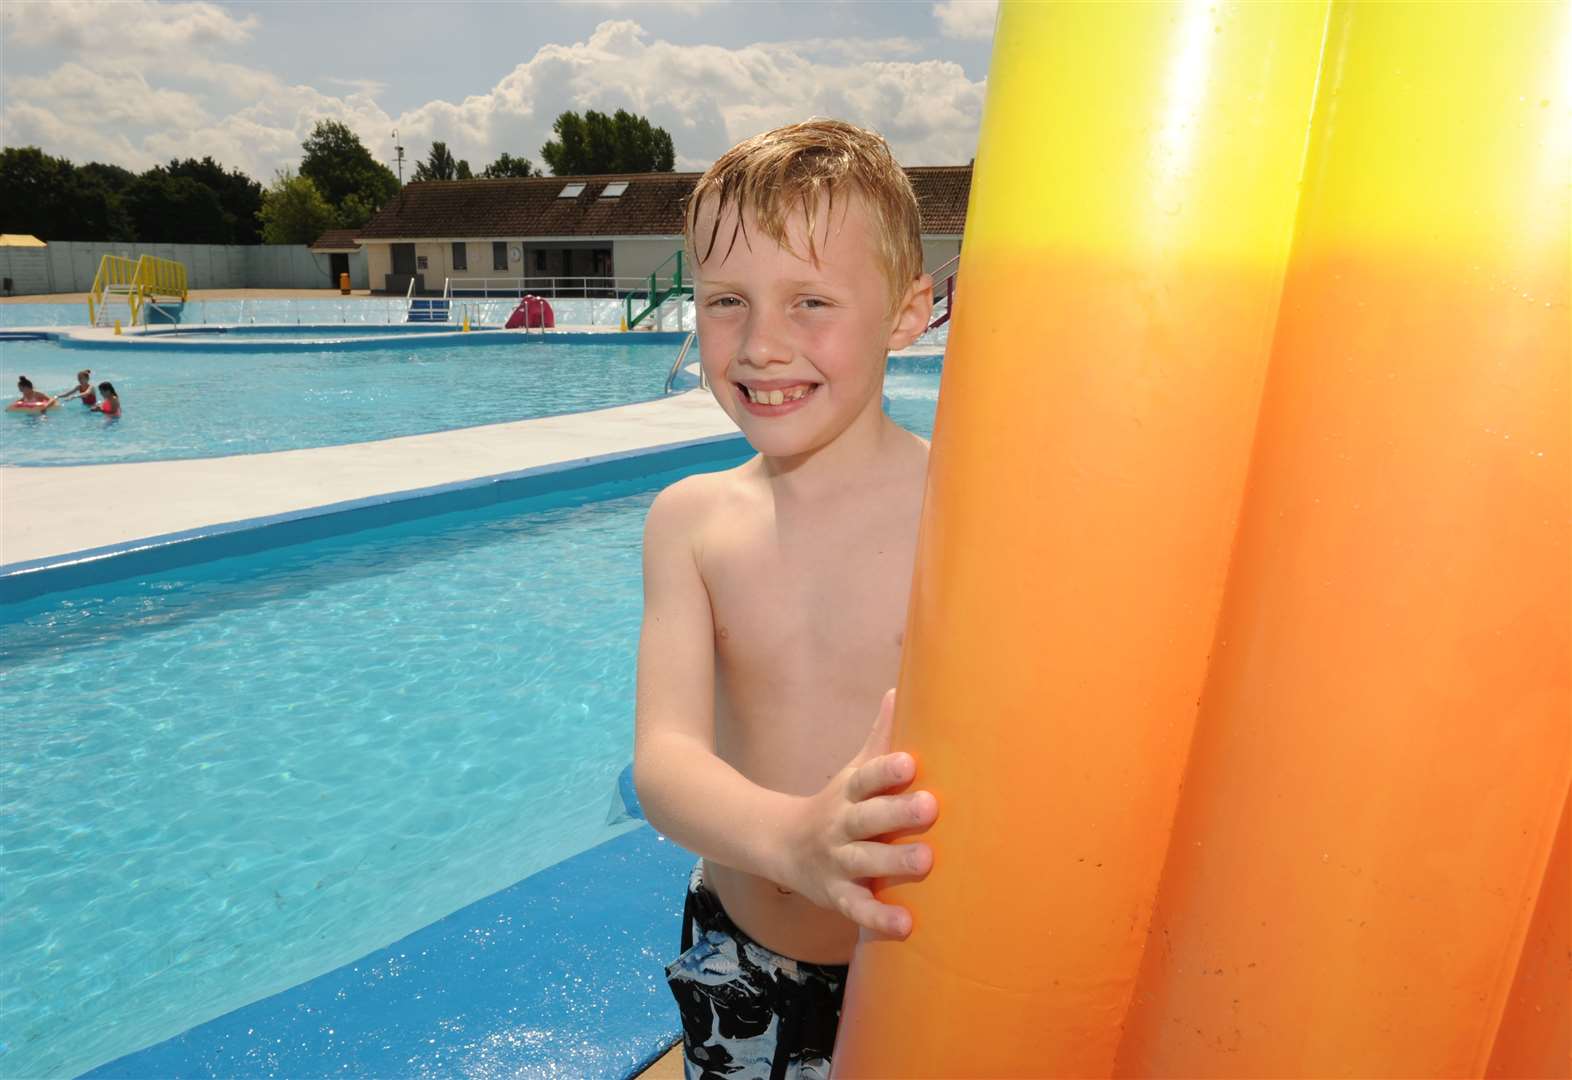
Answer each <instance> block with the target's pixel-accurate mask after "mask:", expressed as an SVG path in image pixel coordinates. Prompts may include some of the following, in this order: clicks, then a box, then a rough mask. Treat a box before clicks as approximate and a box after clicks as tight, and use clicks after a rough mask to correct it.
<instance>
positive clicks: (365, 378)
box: [0, 334, 676, 465]
mask: <svg viewBox="0 0 1572 1080" xmlns="http://www.w3.org/2000/svg"><path fill="white" fill-rule="evenodd" d="M266 345H267V343H266V342H252V343H251V346H250V347H249V348H243V349H241V350H237V351H227V352H220V351H218V350H217V349H209V348H204V347H203V345H202V343H200V342H194V341H192V340H191V339H190V338H185V337H184V335H182V340H181V341H179V342H178V343H175V342H171V343H169V345H168V347H160V348H154V349H148V350H145V351H144V350H143V349H142V348H140V347H130V346H127V347H117V348H112V349H71V348H65V347H62V346H60V345H57V344H54V343H52V342H47V341H0V386H3V387H4V388H5V390H6V391H7V392H9V391H10V388H11V387H13V386H14V385H15V383H16V378H17V376H18V375H27V376H28V377H29V378H31V379H32V380H33V382H34V384H35V385H36V386H37V387H38V388H39V389H40V390H44V391H46V392H48V393H60V392H63V391H64V390H66V389H68V388H69V387H71V386H74V385H75V384H76V372H77V371H78V370H80V369H81V368H84V367H86V368H91V369H92V372H93V381H94V382H99V381H103V380H107V381H109V382H112V383H114V385H115V389H116V390H117V391H118V392H119V394H120V398H121V402H122V404H123V407H124V415H123V416H122V417H121V418H119V419H117V420H105V419H104V418H103V417H101V416H99V415H98V414H95V413H89V412H88V411H87V409H86V408H84V407H83V406H81V405H79V404H76V403H75V402H66V403H64V405H62V406H61V407H59V408H57V409H54V410H51V411H50V412H49V413H48V414H47V415H45V416H36V415H21V414H16V413H8V414H4V415H0V425H3V427H0V464H5V465H82V464H105V463H109V462H119V461H163V460H169V459H173V458H192V457H215V456H220V455H224V454H251V453H258V452H261V451H267V450H295V449H300V448H303V447H310V446H337V445H341V444H344V443H352V442H364V441H367V440H371V439H387V438H392V437H394V436H397V435H415V434H421V433H424V432H429V431H443V430H447V429H450V428H459V427H473V426H476V425H479V424H494V423H500V422H504V421H509V420H526V419H532V418H534V417H539V416H548V415H553V414H558V413H568V412H581V411H584V410H587V409H598V408H607V407H610V406H613V405H626V404H630V403H632V402H635V401H647V400H650V399H651V398H656V397H659V396H660V394H661V391H662V387H663V385H664V383H665V379H666V373H667V371H668V370H669V368H670V366H671V360H672V358H673V356H675V354H676V346H674V345H671V344H666V343H662V344H642V343H641V344H601V343H598V342H589V343H577V342H563V341H545V340H543V339H541V338H539V337H525V336H520V335H510V336H509V339H508V340H507V341H500V342H495V343H493V342H491V341H488V340H486V339H485V338H484V337H483V336H482V335H474V334H471V335H465V336H464V340H463V341H462V343H459V342H451V341H450V342H439V341H418V340H417V341H414V342H409V343H400V344H397V345H391V346H389V345H380V344H379V343H377V342H375V341H367V340H363V341H355V342H351V343H349V344H348V345H347V346H343V347H334V346H331V345H324V346H322V347H321V348H315V347H300V346H297V347H295V348H293V349H290V350H282V349H281V350H278V351H268V350H267V347H266Z"/></svg>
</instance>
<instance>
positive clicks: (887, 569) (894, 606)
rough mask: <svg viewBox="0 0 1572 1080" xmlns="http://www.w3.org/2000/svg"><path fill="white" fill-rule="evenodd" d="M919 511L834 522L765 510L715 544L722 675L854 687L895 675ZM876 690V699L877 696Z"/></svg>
mask: <svg viewBox="0 0 1572 1080" xmlns="http://www.w3.org/2000/svg"><path fill="white" fill-rule="evenodd" d="M916 533H917V522H916V518H915V516H914V515H913V516H908V515H901V516H900V518H899V519H898V520H882V521H881V520H879V519H877V518H876V517H874V516H871V515H870V517H869V518H868V519H864V520H860V521H840V522H835V523H830V522H825V521H814V520H799V521H790V522H784V521H780V520H778V519H775V518H773V517H769V516H761V517H760V518H759V519H758V520H753V521H747V522H741V523H738V524H737V527H735V528H733V529H730V530H728V531H727V534H726V535H725V536H724V537H722V538H719V539H718V541H717V542H713V543H710V544H707V545H706V549H705V558H704V576H705V583H706V585H707V586H708V587H709V591H710V603H711V606H712V609H713V616H714V621H715V637H716V640H715V651H716V658H717V660H718V661H719V663H720V666H721V669H722V673H723V675H730V676H731V677H733V678H735V677H745V678H747V679H749V680H750V682H751V683H752V684H753V685H755V686H758V685H760V684H769V685H771V686H773V687H774V688H775V689H776V690H796V691H797V692H799V693H802V692H809V693H811V694H812V696H818V693H820V692H827V693H831V694H838V693H841V692H851V693H854V694H856V695H857V696H859V697H860V696H861V693H860V690H861V689H862V686H861V684H862V683H864V682H868V683H869V684H870V685H872V684H874V683H877V684H878V686H879V690H878V692H879V693H882V692H883V688H884V687H885V686H887V685H890V684H891V680H892V679H893V675H894V673H895V671H896V670H897V668H898V666H899V661H900V649H901V635H902V633H903V631H904V629H905V623H906V601H907V594H908V592H909V590H910V588H911V578H912V560H913V556H914V552H915V548H916V540H917V536H916ZM876 700H877V699H875V701H876Z"/></svg>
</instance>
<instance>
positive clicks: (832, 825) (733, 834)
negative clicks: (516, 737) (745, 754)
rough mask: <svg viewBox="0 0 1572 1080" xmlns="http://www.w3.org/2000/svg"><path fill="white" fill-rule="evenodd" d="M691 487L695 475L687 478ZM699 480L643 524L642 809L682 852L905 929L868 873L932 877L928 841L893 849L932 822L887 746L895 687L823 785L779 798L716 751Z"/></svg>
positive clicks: (637, 758)
mask: <svg viewBox="0 0 1572 1080" xmlns="http://www.w3.org/2000/svg"><path fill="white" fill-rule="evenodd" d="M696 481H697V482H696ZM702 483H703V481H702V480H700V479H698V478H691V479H689V480H687V481H683V482H679V483H678V484H674V485H673V486H672V487H670V488H668V489H667V490H665V491H663V492H661V494H660V495H659V496H658V497H657V498H656V500H655V503H654V505H653V506H651V507H650V513H649V518H648V520H647V521H646V523H645V531H644V626H643V630H642V633H641V635H640V638H639V672H638V706H637V719H636V723H635V729H634V751H633V778H634V785H635V786H636V787H637V789H638V793H639V803H640V804H641V805H642V806H643V808H644V813H645V816H646V817H647V818H648V819H649V822H650V824H651V825H653V826H654V827H655V828H656V829H657V830H659V831H660V832H662V833H664V834H665V835H666V836H669V837H671V838H672V839H673V840H675V841H677V842H678V843H679V844H681V845H682V846H683V847H685V848H687V849H689V850H690V851H695V852H698V853H699V854H700V855H702V856H704V857H705V858H708V859H714V860H715V861H716V862H718V863H721V864H723V865H725V866H730V867H734V868H736V869H738V870H741V871H743V872H745V873H749V874H753V875H755V876H757V877H762V878H765V879H766V880H769V881H774V882H776V883H778V884H780V885H784V886H786V887H787V888H789V889H791V890H793V891H794V892H797V893H799V894H801V895H802V896H804V897H806V898H807V899H808V900H810V901H812V902H813V903H815V904H817V905H818V906H820V907H824V908H829V909H831V910H834V911H839V912H840V913H841V914H842V915H843V916H845V917H846V918H848V919H851V920H852V921H853V922H856V923H857V924H858V925H860V926H863V927H865V928H867V929H869V930H872V931H874V932H875V933H877V934H881V935H886V936H890V937H905V936H906V935H907V934H909V933H910V932H911V916H910V915H909V914H908V913H907V912H906V911H905V910H904V909H903V908H899V907H896V906H894V905H891V904H885V903H882V902H880V901H879V900H877V899H875V898H874V896H873V894H872V893H871V892H870V891H869V889H868V886H867V882H868V880H869V879H872V878H881V879H885V880H889V881H915V880H919V879H921V878H924V877H926V876H927V875H928V872H929V870H930V869H931V868H932V866H933V854H932V851H931V850H930V849H929V848H928V846H927V845H926V844H921V843H914V844H900V845H896V844H891V843H887V842H884V840H883V838H885V837H888V836H890V835H892V834H896V833H904V834H906V835H910V834H913V833H920V832H923V831H924V830H926V829H927V828H928V827H929V826H930V825H932V824H933V822H934V819H935V818H936V817H937V816H938V804H937V803H936V802H935V801H934V798H933V796H932V795H931V794H930V793H928V792H926V791H914V792H905V793H904V794H896V793H898V792H903V791H904V789H905V788H906V787H907V786H908V785H909V784H910V783H911V781H912V779H913V777H914V775H915V773H916V763H915V762H914V761H913V760H912V758H911V755H909V754H899V753H897V754H891V753H889V752H888V749H889V737H890V718H891V714H892V712H893V709H894V705H893V699H894V696H895V695H894V692H893V691H891V692H890V693H889V694H887V695H886V696H885V700H884V702H883V704H882V706H881V708H880V710H879V716H878V718H877V719H876V720H875V721H874V724H873V727H872V730H871V731H870V732H869V736H868V741H867V743H866V744H865V745H864V746H863V748H862V750H861V751H860V752H859V753H858V754H857V756H856V757H855V758H853V759H852V761H851V762H850V763H848V764H847V766H846V767H845V768H844V769H842V770H841V771H840V772H839V773H838V774H837V775H836V776H835V777H834V778H832V779H831V780H830V782H829V783H828V784H827V785H825V787H824V789H823V790H822V791H819V792H817V793H816V794H814V795H809V796H794V795H786V794H784V793H782V792H778V791H772V790H770V789H769V788H766V787H763V786H761V785H759V784H755V783H754V782H753V781H751V780H749V779H748V778H747V777H745V776H743V775H742V774H741V773H739V772H738V771H737V770H736V769H734V768H732V767H731V765H729V764H727V763H726V762H725V761H723V760H722V759H721V758H720V757H719V756H718V755H717V754H716V753H715V624H714V619H713V616H712V614H711V611H710V599H709V592H708V590H707V589H706V588H705V586H704V581H703V578H702V577H701V576H700V574H699V568H698V562H697V559H696V557H695V552H694V549H693V544H692V541H691V537H692V535H693V533H694V531H695V526H696V524H697V523H699V522H700V521H701V520H702V517H703V514H704V511H705V506H704V501H703V490H702V487H701V486H700V485H701V484H702Z"/></svg>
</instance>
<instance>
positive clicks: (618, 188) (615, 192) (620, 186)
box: [600, 180, 628, 199]
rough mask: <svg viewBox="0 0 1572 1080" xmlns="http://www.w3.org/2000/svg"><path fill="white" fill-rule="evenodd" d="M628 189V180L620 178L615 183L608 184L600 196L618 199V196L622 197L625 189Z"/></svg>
mask: <svg viewBox="0 0 1572 1080" xmlns="http://www.w3.org/2000/svg"><path fill="white" fill-rule="evenodd" d="M627 190H628V183H627V181H626V180H618V181H617V182H616V183H615V184H607V185H606V186H605V187H604V188H603V189H602V190H601V193H600V197H601V198H603V199H617V198H621V196H622V193H623V192H624V191H627Z"/></svg>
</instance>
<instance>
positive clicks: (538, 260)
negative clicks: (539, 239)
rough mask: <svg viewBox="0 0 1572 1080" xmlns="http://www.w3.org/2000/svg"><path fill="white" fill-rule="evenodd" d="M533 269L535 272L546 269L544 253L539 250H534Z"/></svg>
mask: <svg viewBox="0 0 1572 1080" xmlns="http://www.w3.org/2000/svg"><path fill="white" fill-rule="evenodd" d="M535 269H536V271H537V272H538V271H543V270H545V269H546V253H545V252H544V251H542V250H540V249H539V248H536V249H535Z"/></svg>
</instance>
